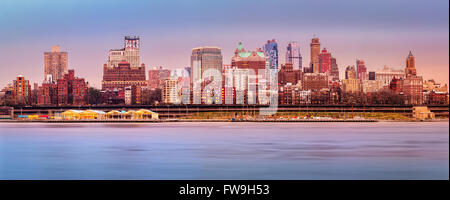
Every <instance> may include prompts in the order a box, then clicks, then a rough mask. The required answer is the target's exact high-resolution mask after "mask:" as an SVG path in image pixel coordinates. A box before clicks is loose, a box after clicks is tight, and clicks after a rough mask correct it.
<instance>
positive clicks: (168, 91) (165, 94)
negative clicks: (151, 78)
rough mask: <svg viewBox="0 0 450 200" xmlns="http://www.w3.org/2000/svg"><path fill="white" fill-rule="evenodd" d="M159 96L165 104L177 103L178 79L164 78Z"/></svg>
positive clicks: (178, 99)
mask: <svg viewBox="0 0 450 200" xmlns="http://www.w3.org/2000/svg"><path fill="white" fill-rule="evenodd" d="M161 96H162V100H163V102H164V103H166V104H173V103H179V102H180V98H179V95H178V79H175V78H168V79H166V80H164V83H163V88H162V95H161Z"/></svg>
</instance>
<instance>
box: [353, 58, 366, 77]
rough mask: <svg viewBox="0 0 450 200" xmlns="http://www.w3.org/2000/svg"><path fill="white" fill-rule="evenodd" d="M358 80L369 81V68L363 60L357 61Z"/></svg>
mask: <svg viewBox="0 0 450 200" xmlns="http://www.w3.org/2000/svg"><path fill="white" fill-rule="evenodd" d="M356 71H357V74H356V78H357V79H359V80H361V81H363V80H367V68H366V65H365V64H364V61H363V60H356Z"/></svg>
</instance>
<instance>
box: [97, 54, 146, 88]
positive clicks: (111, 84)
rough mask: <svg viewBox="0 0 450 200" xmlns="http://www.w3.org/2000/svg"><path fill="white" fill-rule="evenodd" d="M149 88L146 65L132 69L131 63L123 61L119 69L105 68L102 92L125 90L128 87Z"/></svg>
mask: <svg viewBox="0 0 450 200" xmlns="http://www.w3.org/2000/svg"><path fill="white" fill-rule="evenodd" d="M133 85H136V86H141V87H146V86H147V80H146V77H145V65H144V64H142V65H141V66H140V67H131V65H130V63H128V62H126V61H122V62H120V63H119V64H118V66H117V67H108V65H107V64H105V65H104V66H103V81H102V90H113V89H115V88H116V89H119V88H120V89H123V88H125V87H128V86H133Z"/></svg>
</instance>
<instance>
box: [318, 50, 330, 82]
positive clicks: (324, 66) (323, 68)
mask: <svg viewBox="0 0 450 200" xmlns="http://www.w3.org/2000/svg"><path fill="white" fill-rule="evenodd" d="M330 64H331V53H329V52H328V51H327V49H326V48H324V49H323V50H322V52H321V53H320V54H319V73H326V74H328V75H330V68H331V67H330Z"/></svg>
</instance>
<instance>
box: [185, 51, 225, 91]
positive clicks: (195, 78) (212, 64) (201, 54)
mask: <svg viewBox="0 0 450 200" xmlns="http://www.w3.org/2000/svg"><path fill="white" fill-rule="evenodd" d="M222 65H223V63H222V50H221V49H220V48H218V47H198V48H194V49H192V55H191V73H190V76H191V83H194V82H197V83H201V82H203V81H205V80H203V78H204V77H203V76H204V75H205V74H204V72H205V71H206V70H208V69H215V70H217V71H218V72H219V73H220V74H221V73H222Z"/></svg>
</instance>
